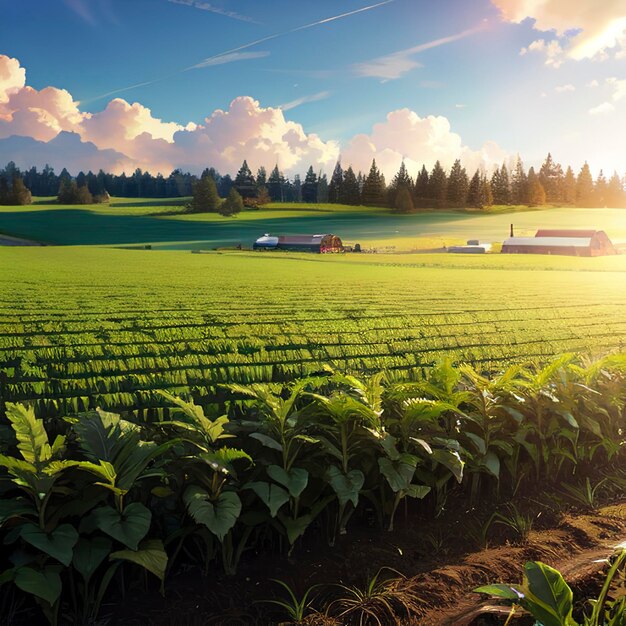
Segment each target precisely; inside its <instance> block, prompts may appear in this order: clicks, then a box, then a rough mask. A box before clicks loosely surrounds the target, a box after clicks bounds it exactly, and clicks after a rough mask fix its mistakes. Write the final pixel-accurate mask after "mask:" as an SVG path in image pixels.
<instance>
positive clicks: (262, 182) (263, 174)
mask: <svg viewBox="0 0 626 626" xmlns="http://www.w3.org/2000/svg"><path fill="white" fill-rule="evenodd" d="M256 186H257V187H267V171H266V169H265V168H264V167H263V166H262V165H261V167H260V168H259V169H258V170H257V172H256Z"/></svg>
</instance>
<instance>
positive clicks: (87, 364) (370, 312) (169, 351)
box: [0, 247, 626, 415]
mask: <svg viewBox="0 0 626 626" xmlns="http://www.w3.org/2000/svg"><path fill="white" fill-rule="evenodd" d="M0 267H1V268H2V269H1V270H0V294H1V301H0V371H1V373H0V376H1V378H0V380H2V399H4V400H19V401H29V402H33V403H34V404H35V405H36V407H37V409H38V411H39V412H43V411H44V410H45V411H46V414H50V415H51V414H55V413H63V412H64V411H66V410H69V411H76V410H80V409H82V408H84V407H86V406H88V405H90V406H95V405H99V406H103V407H108V408H115V409H130V408H133V407H141V406H149V405H151V404H153V403H154V402H155V400H154V398H153V397H152V394H150V390H152V389H155V388H169V389H170V390H173V391H175V392H179V393H186V392H188V391H189V390H192V391H193V392H194V396H195V397H196V398H200V399H201V398H203V397H204V398H205V399H206V398H208V397H209V396H211V395H212V394H213V393H214V389H215V386H216V385H217V384H219V383H223V382H233V381H241V382H253V381H281V380H285V379H290V378H292V377H296V376H301V375H305V374H308V373H312V372H315V371H319V370H320V368H322V367H323V366H324V364H329V365H331V366H334V367H337V368H341V369H342V370H343V369H348V370H354V371H361V372H363V371H375V370H380V369H389V370H390V371H392V372H393V371H397V372H399V373H401V374H402V375H406V372H410V371H412V370H413V371H415V370H419V368H420V367H422V366H428V365H430V364H432V363H433V362H434V361H436V360H437V359H439V358H440V357H442V356H444V355H448V356H451V357H452V358H453V359H454V360H456V361H471V362H474V363H478V364H481V365H482V366H483V367H485V368H494V367H497V366H499V365H501V364H502V363H504V362H507V361H511V360H513V361H520V360H526V359H537V358H538V359H545V358H546V357H549V356H552V355H555V354H559V353H561V352H565V351H583V352H589V353H594V354H599V353H603V352H606V351H610V350H612V349H618V348H621V349H623V348H624V347H626V318H625V317H624V306H625V305H626V257H624V256H618V257H607V258H598V259H578V258H566V257H559V258H555V257H539V256H537V257H517V256H501V255H486V256H481V257H477V256H452V255H416V254H413V255H354V254H353V255H344V256H340V257H337V256H334V257H324V256H316V255H287V254H278V253H275V254H272V253H266V254H255V253H252V252H248V253H246V252H243V253H236V252H229V253H209V254H190V253H189V252H182V251H155V250H152V251H139V250H115V249H101V248H89V247H67V248H62V247H43V248H0Z"/></svg>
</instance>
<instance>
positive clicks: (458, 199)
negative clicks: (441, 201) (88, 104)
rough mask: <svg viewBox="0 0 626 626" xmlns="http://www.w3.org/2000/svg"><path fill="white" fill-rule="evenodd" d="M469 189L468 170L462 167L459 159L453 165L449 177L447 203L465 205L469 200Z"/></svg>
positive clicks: (453, 205)
mask: <svg viewBox="0 0 626 626" xmlns="http://www.w3.org/2000/svg"><path fill="white" fill-rule="evenodd" d="M468 189H469V180H468V179H467V172H466V171H465V168H464V167H461V161H460V160H459V159H457V160H456V161H455V162H454V164H453V165H452V168H451V169H450V176H449V177H448V196H447V205H448V206H451V207H455V208H460V207H464V206H465V204H466V202H467V192H468Z"/></svg>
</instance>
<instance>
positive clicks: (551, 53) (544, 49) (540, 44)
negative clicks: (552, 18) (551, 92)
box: [520, 39, 565, 69]
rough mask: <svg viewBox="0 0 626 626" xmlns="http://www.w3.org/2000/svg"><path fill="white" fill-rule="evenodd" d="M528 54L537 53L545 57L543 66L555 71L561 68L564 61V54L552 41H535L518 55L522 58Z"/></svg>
mask: <svg viewBox="0 0 626 626" xmlns="http://www.w3.org/2000/svg"><path fill="white" fill-rule="evenodd" d="M530 52H538V53H539V54H543V55H545V57H546V61H545V64H546V65H548V66H550V67H553V68H554V69H557V68H559V67H561V65H562V64H563V61H564V59H565V54H564V52H563V48H561V44H560V43H559V42H558V41H557V40H556V39H553V40H552V41H546V40H545V39H537V40H535V41H533V42H532V43H531V44H530V45H529V46H528V47H527V48H522V49H521V50H520V54H521V55H522V56H523V55H525V54H529V53H530Z"/></svg>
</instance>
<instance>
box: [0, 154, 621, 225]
mask: <svg viewBox="0 0 626 626" xmlns="http://www.w3.org/2000/svg"><path fill="white" fill-rule="evenodd" d="M208 181H211V182H210V183H209V182H208ZM16 185H17V186H16ZM207 185H211V188H210V189H209V188H208V187H207ZM213 186H214V188H215V189H214V190H213ZM22 187H23V188H24V189H22ZM14 188H16V189H17V191H18V193H15V192H14V191H13V189H14ZM625 188H626V177H624V178H621V177H620V176H619V175H618V174H617V173H616V172H615V173H614V174H613V175H612V176H611V177H610V178H608V179H607V178H606V176H605V175H604V173H603V172H602V171H600V173H599V174H598V176H597V177H596V179H595V180H594V178H593V176H592V174H591V170H590V169H589V166H588V165H587V163H585V164H584V165H583V167H582V168H581V170H580V171H579V172H578V174H575V173H574V171H573V169H572V168H571V167H569V166H568V167H567V168H566V169H565V170H564V169H563V167H562V166H561V165H560V164H559V163H556V162H555V161H554V159H553V158H552V156H551V154H548V155H547V157H546V159H545V160H544V162H543V164H542V165H541V167H540V168H539V170H538V171H536V170H535V168H534V167H531V168H529V169H528V170H526V168H525V167H524V164H523V162H522V160H521V158H519V157H518V158H517V159H516V161H515V163H514V165H513V166H512V167H511V168H509V167H508V166H507V165H506V164H505V163H504V164H502V166H500V167H496V168H494V170H493V172H492V173H491V175H487V173H486V172H485V171H484V170H482V169H477V170H476V171H475V172H474V173H473V175H471V176H470V173H468V172H467V170H466V168H464V167H463V166H462V165H461V162H460V160H458V159H457V160H456V161H455V162H454V164H453V165H452V167H451V168H450V170H449V171H446V170H445V169H444V168H443V166H442V165H441V163H440V162H439V161H437V162H436V163H435V165H434V166H433V168H432V169H431V170H430V171H429V170H428V169H427V168H426V166H422V168H421V170H420V171H419V172H418V174H417V176H416V177H415V178H413V177H411V176H410V175H409V173H408V170H407V168H406V166H405V164H404V163H402V164H401V165H400V168H399V170H398V172H397V173H396V174H395V176H394V177H393V178H392V180H391V181H390V183H389V184H387V182H386V180H385V177H384V175H383V174H382V172H381V171H380V169H379V168H378V166H377V165H376V161H375V160H374V161H373V162H372V165H371V167H370V170H369V172H368V173H367V174H363V173H362V172H358V173H355V171H354V170H353V168H352V167H351V166H349V167H348V168H347V169H344V168H343V167H342V164H341V162H337V164H336V165H335V168H334V170H333V173H332V175H331V178H330V180H328V178H327V176H326V174H324V173H322V172H320V173H316V172H315V170H314V169H313V166H310V167H309V169H308V171H307V172H306V174H305V176H304V180H302V179H301V178H300V176H299V175H297V174H296V175H295V176H294V177H293V179H289V178H287V177H286V176H285V175H284V174H283V173H282V172H281V171H280V169H279V168H278V165H276V166H275V167H274V168H273V169H272V171H271V172H270V173H269V174H268V172H267V170H266V169H265V168H264V167H260V168H259V169H258V170H257V172H256V175H255V174H253V172H252V171H251V169H250V167H249V166H248V163H247V161H245V160H244V162H243V164H242V166H241V167H240V169H239V171H238V172H237V175H236V176H235V178H234V179H233V178H232V177H231V176H230V175H228V174H225V175H221V174H220V173H219V172H218V171H217V170H216V169H215V168H206V169H205V170H204V171H203V172H202V174H201V175H200V176H199V177H198V176H196V175H194V174H190V173H189V172H182V170H180V169H176V170H174V171H173V172H171V173H170V174H169V176H167V177H164V176H163V175H161V174H157V175H156V176H153V175H152V174H150V173H149V172H142V171H141V169H137V170H135V172H134V173H133V174H132V175H130V176H127V175H126V174H120V175H115V174H107V173H105V172H104V171H102V170H100V171H99V172H98V173H97V174H94V173H93V172H91V171H90V172H87V173H86V174H85V173H84V172H80V173H79V174H78V175H77V176H76V177H72V176H71V175H70V174H69V172H68V171H67V170H66V169H63V170H62V171H61V173H60V174H59V175H56V174H55V173H54V170H53V169H52V168H51V167H49V166H45V167H44V168H43V170H41V171H38V170H37V168H36V167H32V168H31V169H29V170H26V171H24V172H21V171H20V170H19V168H17V167H16V165H15V164H14V163H13V162H11V163H9V164H8V165H7V166H6V167H5V168H4V169H3V170H0V203H2V204H28V203H29V202H30V196H29V195H28V194H27V193H25V192H28V191H29V192H31V193H32V195H35V196H57V197H58V199H59V202H62V203H64V204H73V203H76V204H89V203H91V202H98V201H103V200H105V201H106V199H107V196H108V195H109V194H110V195H111V196H118V197H129V198H135V197H137V198H178V197H188V196H193V200H192V203H191V206H190V210H193V211H218V210H219V209H220V207H222V205H223V202H222V201H221V200H220V199H221V198H229V196H231V190H233V189H234V190H236V192H237V194H238V196H240V199H238V198H237V197H236V196H234V195H233V196H232V198H231V201H232V202H231V205H230V206H229V205H226V206H224V210H228V211H231V213H232V212H237V208H238V207H239V204H240V202H239V200H241V203H242V204H243V206H249V207H251V206H252V207H253V206H260V205H263V204H266V203H267V202H304V203H327V202H330V203H339V204H348V205H365V206H386V207H390V208H391V209H392V210H393V211H397V212H402V213H406V212H411V211H412V210H415V209H420V208H466V207H468V208H472V207H474V208H484V207H488V206H491V205H493V204H496V205H528V206H539V205H544V204H558V205H566V206H578V207H603V206H607V207H626V191H625ZM214 192H215V195H216V197H217V199H215V198H213V193H214ZM233 203H234V204H233Z"/></svg>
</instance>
